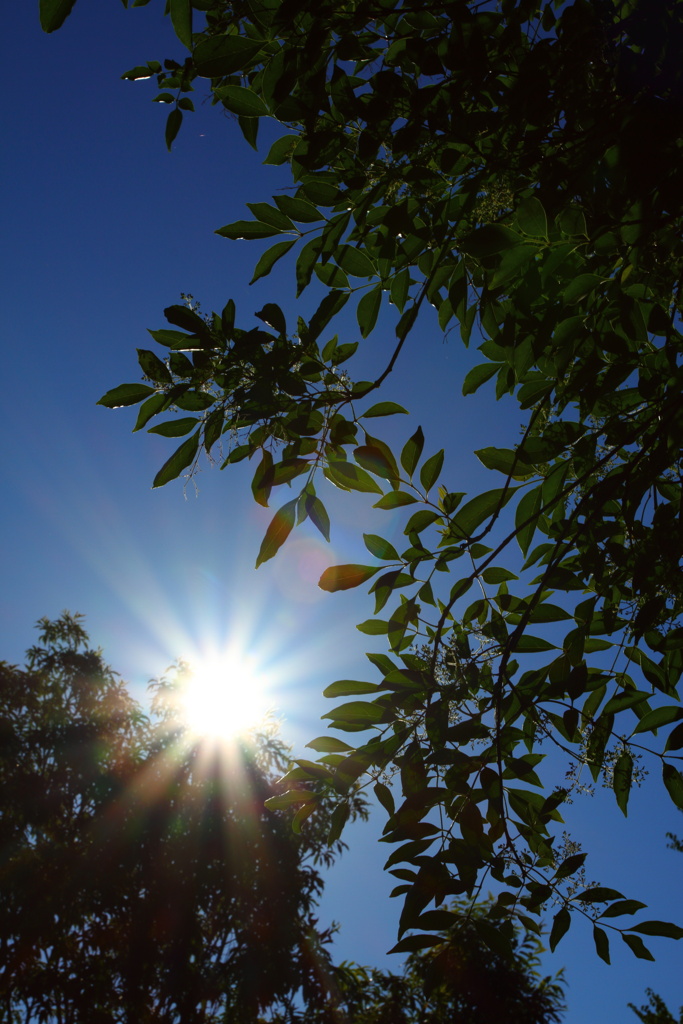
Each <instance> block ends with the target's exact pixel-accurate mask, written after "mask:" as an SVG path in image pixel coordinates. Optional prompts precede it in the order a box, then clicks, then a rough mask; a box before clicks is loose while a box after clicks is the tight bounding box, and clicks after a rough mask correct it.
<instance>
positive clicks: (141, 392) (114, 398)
mask: <svg viewBox="0 0 683 1024" xmlns="http://www.w3.org/2000/svg"><path fill="white" fill-rule="evenodd" d="M153 394H154V388H150V387H149V385H147V384H119V386H118V387H117V388H112V390H111V391H107V393H106V394H105V395H102V397H101V398H100V400H99V402H98V403H97V404H98V405H104V406H105V407H106V408H107V409H120V408H121V407H122V406H124V405H137V403H138V402H141V401H142V400H143V398H148V397H149V396H150V395H153Z"/></svg>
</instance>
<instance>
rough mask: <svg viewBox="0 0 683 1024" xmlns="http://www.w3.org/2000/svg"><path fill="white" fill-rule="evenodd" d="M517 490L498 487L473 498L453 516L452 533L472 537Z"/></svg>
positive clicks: (456, 535) (454, 535)
mask: <svg viewBox="0 0 683 1024" xmlns="http://www.w3.org/2000/svg"><path fill="white" fill-rule="evenodd" d="M516 490H517V488H516V487H507V488H503V487H496V488H495V489H494V490H492V491H484V493H483V494H478V495H477V496H476V498H472V500H471V501H468V502H467V503H466V504H465V505H463V506H462V508H461V509H460V510H459V512H457V513H456V514H455V516H454V517H453V519H452V521H451V535H452V536H453V537H456V538H458V537H464V538H469V537H471V536H472V535H473V534H474V532H475V530H476V529H477V527H478V526H481V524H482V523H483V522H484V520H486V519H488V518H489V517H490V516H492V515H494V514H495V513H496V512H498V511H499V510H500V509H502V508H503V507H504V506H505V505H507V503H508V501H509V500H510V498H511V497H512V495H513V494H514V492H515V491H516Z"/></svg>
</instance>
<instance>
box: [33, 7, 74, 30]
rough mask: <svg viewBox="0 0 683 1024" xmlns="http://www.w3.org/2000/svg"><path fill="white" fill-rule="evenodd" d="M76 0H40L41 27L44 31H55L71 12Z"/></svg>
mask: <svg viewBox="0 0 683 1024" xmlns="http://www.w3.org/2000/svg"><path fill="white" fill-rule="evenodd" d="M75 3H76V0H40V27H41V28H42V30H43V32H54V31H55V29H58V28H60V26H61V25H62V24H63V23H64V20H65V19H66V18H67V16H68V15H69V14H71V11H72V8H73V6H74V4H75Z"/></svg>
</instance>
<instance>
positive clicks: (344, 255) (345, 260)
mask: <svg viewBox="0 0 683 1024" xmlns="http://www.w3.org/2000/svg"><path fill="white" fill-rule="evenodd" d="M333 255H334V259H335V262H336V263H337V264H338V265H339V266H340V267H341V268H342V270H343V271H345V273H347V274H350V276H351V277H372V276H373V275H374V274H375V266H374V264H373V263H372V261H371V260H370V259H369V258H368V257H367V256H366V254H365V253H364V252H362V251H361V250H360V249H354V247H353V246H352V245H341V246H339V248H338V249H336V250H335V252H334V254H333Z"/></svg>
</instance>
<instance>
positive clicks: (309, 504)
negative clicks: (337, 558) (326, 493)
mask: <svg viewBox="0 0 683 1024" xmlns="http://www.w3.org/2000/svg"><path fill="white" fill-rule="evenodd" d="M305 508H306V515H307V516H308V518H309V519H310V520H311V522H312V523H313V525H314V526H315V528H316V529H317V530H319V531H320V532H321V533H322V535H323V537H324V538H325V540H326V541H329V539H330V517H329V516H328V514H327V509H326V508H325V506H324V505H323V503H322V501H321V500H320V498H318V497H316V496H315V495H314V494H309V495H307V496H306V504H305Z"/></svg>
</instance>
